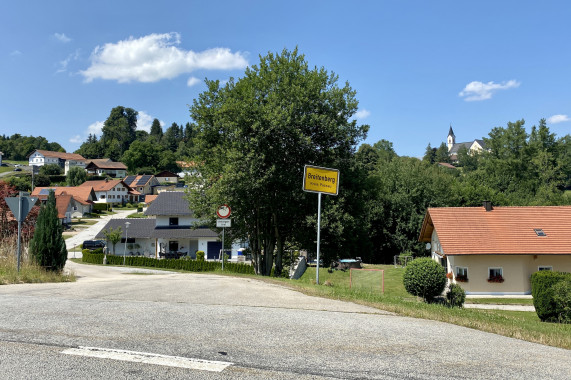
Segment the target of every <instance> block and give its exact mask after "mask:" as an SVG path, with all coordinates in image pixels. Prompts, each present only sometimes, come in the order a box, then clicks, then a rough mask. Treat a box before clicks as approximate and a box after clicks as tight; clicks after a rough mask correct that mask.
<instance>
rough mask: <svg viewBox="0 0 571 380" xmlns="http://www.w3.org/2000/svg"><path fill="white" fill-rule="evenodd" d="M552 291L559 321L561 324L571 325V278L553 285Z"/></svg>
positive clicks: (568, 277)
mask: <svg viewBox="0 0 571 380" xmlns="http://www.w3.org/2000/svg"><path fill="white" fill-rule="evenodd" d="M552 290H553V301H554V302H555V305H556V307H557V309H556V313H557V319H558V320H559V322H561V323H571V276H567V277H566V278H564V279H563V280H561V281H559V282H558V283H557V284H555V285H553V287H552Z"/></svg>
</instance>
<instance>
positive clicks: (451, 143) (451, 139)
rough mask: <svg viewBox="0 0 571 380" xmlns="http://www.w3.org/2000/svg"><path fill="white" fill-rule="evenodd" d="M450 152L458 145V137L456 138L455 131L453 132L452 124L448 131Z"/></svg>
mask: <svg viewBox="0 0 571 380" xmlns="http://www.w3.org/2000/svg"><path fill="white" fill-rule="evenodd" d="M447 142H448V151H449V152H450V149H452V147H453V146H454V144H456V136H454V131H453V130H452V124H450V130H449V131H448V139H447Z"/></svg>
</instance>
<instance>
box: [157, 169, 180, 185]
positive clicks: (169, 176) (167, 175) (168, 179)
mask: <svg viewBox="0 0 571 380" xmlns="http://www.w3.org/2000/svg"><path fill="white" fill-rule="evenodd" d="M155 178H156V179H157V181H159V183H160V184H161V185H164V184H171V183H172V184H176V183H177V182H178V174H175V173H173V172H171V171H168V170H164V171H162V172H160V173H159V174H155Z"/></svg>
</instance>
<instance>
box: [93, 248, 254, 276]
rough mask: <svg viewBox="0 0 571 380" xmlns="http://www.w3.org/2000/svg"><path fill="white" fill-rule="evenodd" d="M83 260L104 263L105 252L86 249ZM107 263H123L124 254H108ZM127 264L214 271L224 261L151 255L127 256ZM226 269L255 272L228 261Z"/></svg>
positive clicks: (249, 266)
mask: <svg viewBox="0 0 571 380" xmlns="http://www.w3.org/2000/svg"><path fill="white" fill-rule="evenodd" d="M82 253H83V259H82V261H83V262H85V263H91V264H103V254H101V253H91V252H89V250H84V251H83V252H82ZM107 264H109V265H123V256H116V255H107ZM125 265H129V266H137V267H149V268H161V269H178V270H185V271H189V272H213V271H217V270H221V269H222V263H219V262H214V261H199V260H184V259H161V260H159V259H155V258H151V257H141V256H127V257H126V258H125ZM224 271H225V272H230V273H245V274H254V267H252V266H251V265H244V264H236V263H229V262H226V263H225V264H224Z"/></svg>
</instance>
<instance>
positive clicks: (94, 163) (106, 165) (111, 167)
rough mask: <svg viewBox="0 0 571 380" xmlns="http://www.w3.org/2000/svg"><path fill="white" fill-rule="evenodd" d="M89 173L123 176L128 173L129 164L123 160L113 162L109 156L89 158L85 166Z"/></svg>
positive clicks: (115, 176)
mask: <svg viewBox="0 0 571 380" xmlns="http://www.w3.org/2000/svg"><path fill="white" fill-rule="evenodd" d="M85 170H87V173H89V174H94V175H99V176H104V175H109V176H111V177H113V178H123V177H125V176H126V175H127V166H125V164H124V163H122V162H113V161H111V160H110V159H109V158H102V159H95V160H88V161H87V165H86V166H85Z"/></svg>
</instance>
